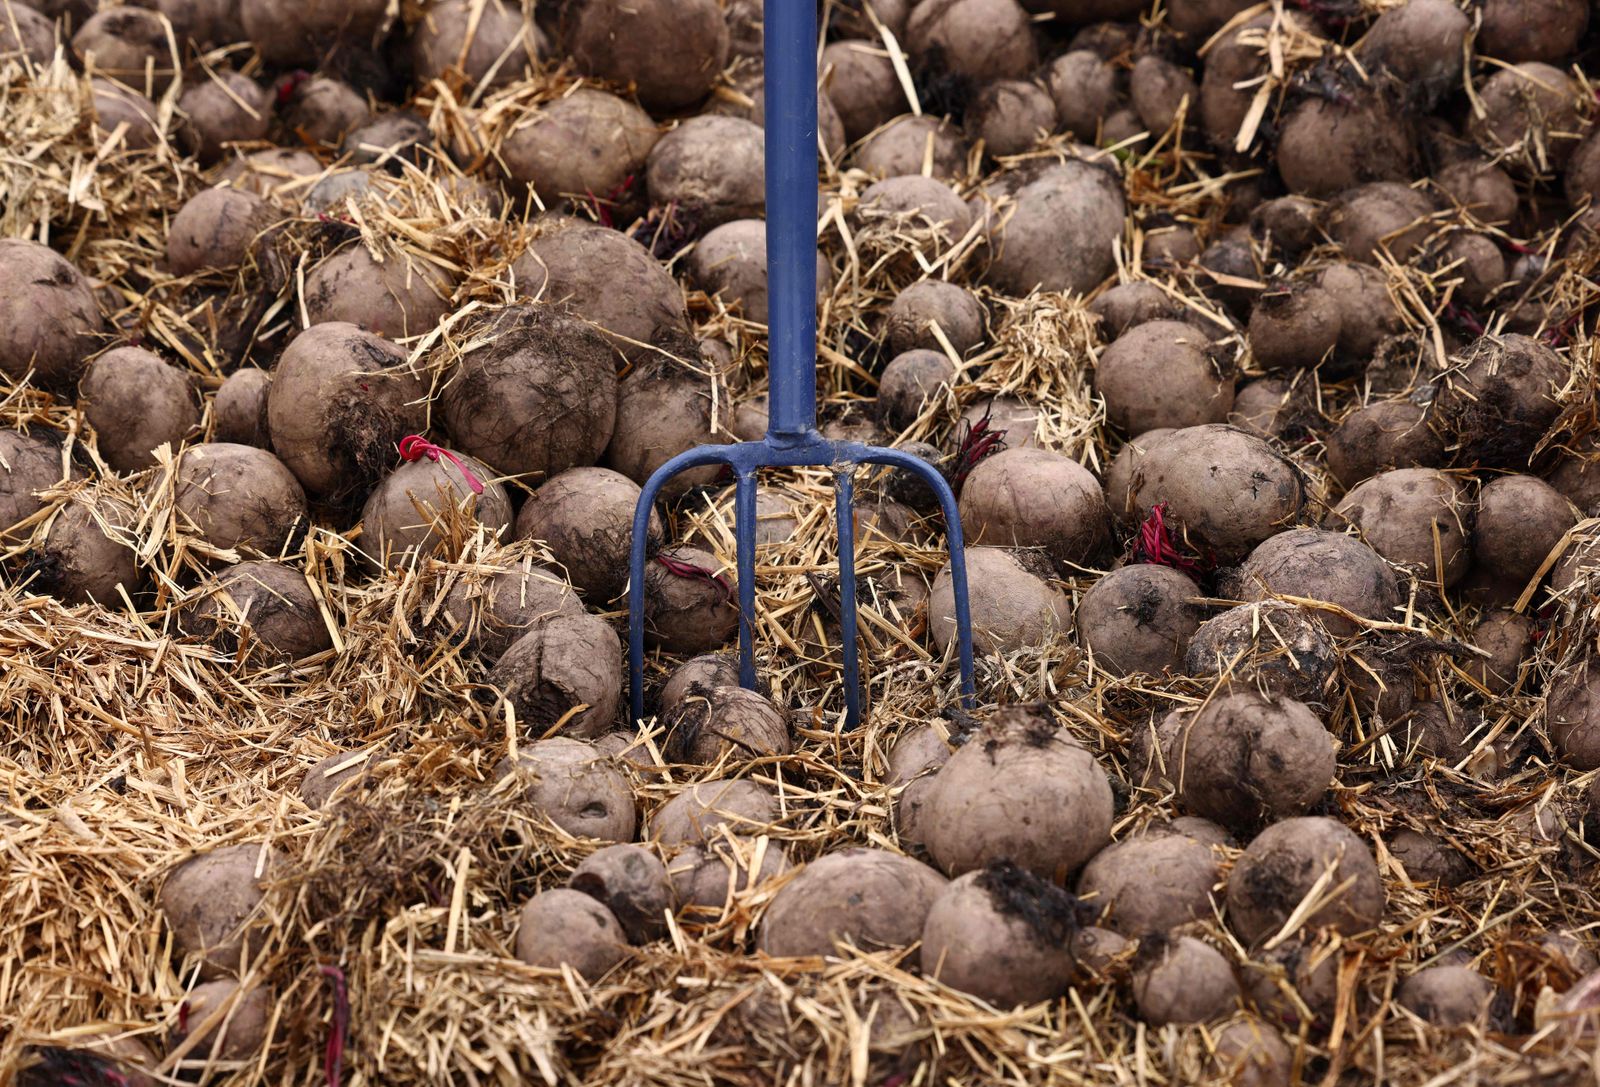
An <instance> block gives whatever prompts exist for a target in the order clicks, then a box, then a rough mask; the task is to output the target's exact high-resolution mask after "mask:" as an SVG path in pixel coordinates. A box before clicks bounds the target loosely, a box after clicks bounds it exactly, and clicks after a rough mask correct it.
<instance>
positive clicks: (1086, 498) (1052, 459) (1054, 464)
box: [960, 449, 1110, 570]
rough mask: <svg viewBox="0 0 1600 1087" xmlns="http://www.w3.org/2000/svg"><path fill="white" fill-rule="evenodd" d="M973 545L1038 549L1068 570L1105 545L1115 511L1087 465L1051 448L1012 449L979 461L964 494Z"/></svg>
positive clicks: (963, 514) (967, 529)
mask: <svg viewBox="0 0 1600 1087" xmlns="http://www.w3.org/2000/svg"><path fill="white" fill-rule="evenodd" d="M960 511H961V525H962V528H963V529H964V530H965V532H966V538H967V540H969V541H970V542H971V543H973V544H984V545H988V546H991V547H1017V548H1037V549H1040V550H1041V551H1042V552H1043V553H1044V554H1045V555H1047V556H1048V557H1049V558H1050V560H1051V561H1052V562H1054V563H1055V564H1056V567H1057V568H1058V569H1060V570H1065V569H1066V568H1068V567H1071V566H1080V565H1083V564H1086V563H1088V562H1090V561H1092V559H1093V558H1094V556H1095V555H1096V554H1097V553H1098V552H1099V551H1100V549H1101V548H1102V547H1104V546H1105V543H1106V541H1107V538H1108V536H1109V532H1110V515H1109V512H1108V511H1107V509H1106V502H1105V496H1104V494H1103V493H1102V492H1101V490H1100V484H1099V483H1098V482H1097V481H1096V480H1095V478H1094V476H1093V475H1092V474H1091V473H1090V472H1089V470H1088V469H1087V468H1085V467H1083V465H1081V464H1079V463H1078V462H1077V461H1075V460H1073V459H1072V458H1070V457H1067V456H1065V455H1063V454H1060V453H1052V452H1050V451H1049V450H1047V449H1006V450H1002V451H1001V452H999V453H996V454H994V455H993V456H989V457H985V458H984V459H983V460H981V461H979V462H978V466H977V467H976V468H974V469H973V470H972V472H971V474H970V475H969V476H968V477H967V481H966V485H965V486H964V487H963V488H962V491H961V498H960Z"/></svg>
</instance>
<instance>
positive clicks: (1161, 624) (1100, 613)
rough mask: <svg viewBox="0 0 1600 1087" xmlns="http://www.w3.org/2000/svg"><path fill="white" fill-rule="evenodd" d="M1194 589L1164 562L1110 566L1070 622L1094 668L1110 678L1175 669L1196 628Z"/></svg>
mask: <svg viewBox="0 0 1600 1087" xmlns="http://www.w3.org/2000/svg"><path fill="white" fill-rule="evenodd" d="M1201 595H1202V593H1201V592H1200V587H1199V586H1198V585H1196V584H1195V583H1194V581H1193V580H1191V579H1190V578H1189V577H1188V576H1187V575H1185V574H1184V573H1182V572H1181V571H1178V570H1174V569H1173V568H1172V567H1170V566H1153V565H1150V564H1148V563H1141V564H1137V565H1132V566H1124V567H1123V568H1122V569H1120V570H1113V571H1112V572H1111V573H1109V574H1106V575H1105V576H1104V577H1102V578H1100V579H1099V580H1098V581H1096V582H1095V583H1094V584H1093V585H1092V586H1090V587H1089V591H1088V592H1086V593H1084V594H1083V600H1082V602H1081V603H1080V604H1079V606H1078V611H1077V614H1076V615H1075V616H1074V622H1075V623H1076V624H1077V628H1078V641H1079V642H1080V643H1081V644H1082V645H1083V647H1084V648H1085V649H1086V650H1088V652H1089V654H1090V656H1091V657H1093V658H1094V663H1095V665H1096V666H1097V667H1099V668H1102V669H1104V670H1105V671H1107V672H1110V673H1111V674H1112V675H1116V676H1126V675H1132V674H1134V673H1136V672H1142V673H1145V674H1147V675H1153V676H1159V675H1161V674H1163V673H1164V672H1169V671H1171V672H1176V671H1179V670H1180V669H1181V666H1182V664H1183V658H1184V654H1185V653H1186V652H1187V651H1188V648H1189V641H1190V639H1192V638H1193V637H1194V634H1195V631H1196V630H1197V629H1199V626H1200V620H1201V610H1200V607H1199V606H1198V605H1197V604H1195V603H1193V601H1194V600H1195V599H1197V598H1199V597H1200V596H1201Z"/></svg>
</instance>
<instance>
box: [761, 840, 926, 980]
mask: <svg viewBox="0 0 1600 1087" xmlns="http://www.w3.org/2000/svg"><path fill="white" fill-rule="evenodd" d="M947 885H948V884H947V882H946V880H945V879H944V877H943V876H941V875H939V873H937V872H935V871H934V870H933V869H932V868H929V867H928V866H927V865H925V864H923V863H921V862H920V861H914V860H912V859H911V858H910V857H905V856H901V855H900V854H898V853H889V852H886V851H885V850H881V849H846V850H844V851H842V852H839V853H830V854H829V855H828V856H826V857H821V858H819V859H817V860H814V861H812V862H811V863H810V864H809V865H807V866H806V867H805V868H804V869H802V870H801V871H800V873H799V874H798V875H796V876H795V877H794V878H793V879H791V880H789V882H788V883H785V884H784V885H783V887H782V888H781V889H780V890H779V891H778V893H777V894H775V895H773V896H772V904H771V905H770V906H768V907H767V912H766V914H765V915H764V916H763V917H762V919H761V928H760V930H759V931H758V932H757V935H756V947H757V949H758V950H760V951H762V952H763V953H765V954H767V955H772V956H774V957H777V958H799V957H802V956H822V955H832V954H835V953H836V947H837V945H838V944H841V943H849V944H851V945H853V946H855V947H858V948H861V949H863V950H873V949H877V948H897V947H908V946H910V945H911V944H914V943H916V942H917V940H918V939H920V938H921V936H922V930H923V926H924V925H925V924H926V922H927V919H928V911H929V910H930V909H932V907H933V903H934V902H935V900H937V899H938V897H939V895H940V893H941V892H943V890H944V889H945V887H946V886H947Z"/></svg>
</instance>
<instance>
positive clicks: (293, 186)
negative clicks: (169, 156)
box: [217, 147, 322, 202]
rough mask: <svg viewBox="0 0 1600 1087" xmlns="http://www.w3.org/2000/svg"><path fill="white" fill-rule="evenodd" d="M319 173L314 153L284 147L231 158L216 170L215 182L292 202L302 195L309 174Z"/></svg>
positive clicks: (319, 164)
mask: <svg viewBox="0 0 1600 1087" xmlns="http://www.w3.org/2000/svg"><path fill="white" fill-rule="evenodd" d="M320 173H322V163H320V162H318V161H317V159H316V156H315V155H312V154H310V153H309V152H306V151H300V150H296V149H293V148H287V147H274V148H271V149H270V150H266V151H254V152H252V153H250V154H248V155H243V156H241V157H239V158H236V159H234V160H233V161H232V162H230V163H228V165H227V166H225V167H223V169H222V172H221V173H219V174H217V182H218V184H221V183H222V182H228V183H230V184H231V185H232V187H233V188H235V189H243V190H245V191H246V192H251V193H255V194H256V195H257V196H262V197H266V198H267V199H269V200H279V201H285V202H293V201H297V200H299V199H300V198H301V197H302V196H304V195H305V192H306V190H307V188H308V187H309V181H308V179H309V178H313V177H316V176H317V175H318V174H320Z"/></svg>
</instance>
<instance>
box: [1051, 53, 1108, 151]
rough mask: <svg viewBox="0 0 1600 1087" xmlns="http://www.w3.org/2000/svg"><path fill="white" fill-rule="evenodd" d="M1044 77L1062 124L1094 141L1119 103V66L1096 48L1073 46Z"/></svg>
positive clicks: (1075, 134)
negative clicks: (1111, 62)
mask: <svg viewBox="0 0 1600 1087" xmlns="http://www.w3.org/2000/svg"><path fill="white" fill-rule="evenodd" d="M1044 77H1045V86H1046V87H1048V88H1049V91H1050V97H1051V98H1052V99H1053V100H1054V101H1055V105H1056V116H1057V117H1058V118H1059V120H1060V123H1061V127H1062V128H1064V129H1066V130H1067V131H1068V132H1070V133H1072V134H1073V135H1074V136H1076V137H1078V138H1079V139H1080V140H1084V141H1086V142H1092V141H1093V140H1094V139H1095V138H1096V137H1097V136H1098V135H1099V130H1100V123H1101V122H1102V121H1103V120H1104V119H1105V117H1106V116H1107V115H1108V114H1110V113H1111V111H1112V109H1113V108H1114V107H1115V106H1116V103H1117V85H1116V82H1117V71H1116V69H1115V68H1113V67H1112V66H1111V65H1110V64H1108V63H1106V61H1105V60H1104V59H1103V58H1102V57H1100V56H1099V55H1098V54H1096V53H1094V52H1093V51H1092V50H1088V49H1072V50H1069V51H1067V52H1066V53H1063V54H1062V55H1061V56H1059V57H1057V58H1056V59H1055V60H1054V61H1052V62H1051V63H1050V64H1049V65H1048V66H1047V67H1046V68H1045V70H1044Z"/></svg>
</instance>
